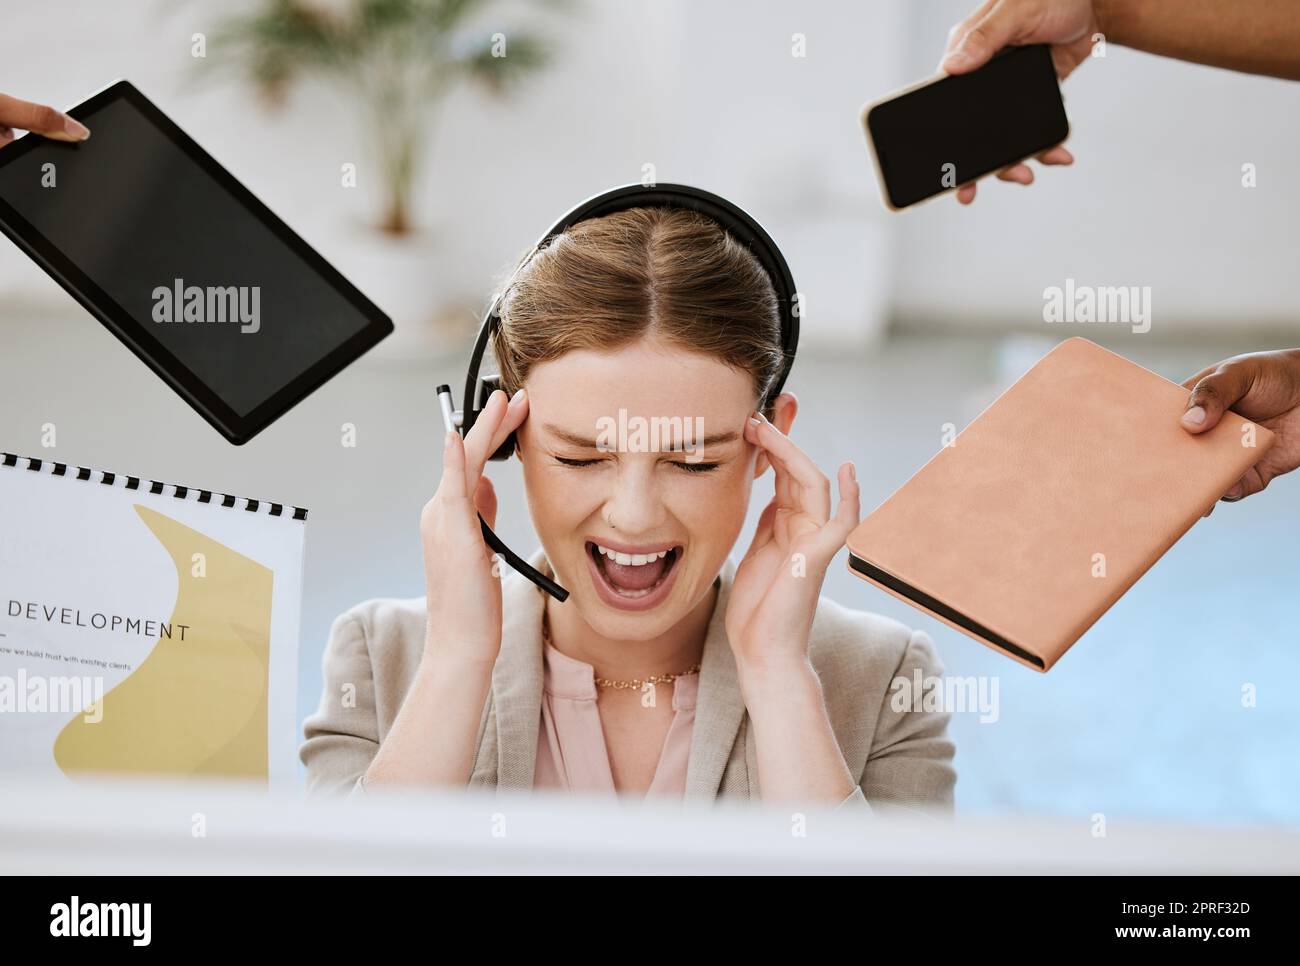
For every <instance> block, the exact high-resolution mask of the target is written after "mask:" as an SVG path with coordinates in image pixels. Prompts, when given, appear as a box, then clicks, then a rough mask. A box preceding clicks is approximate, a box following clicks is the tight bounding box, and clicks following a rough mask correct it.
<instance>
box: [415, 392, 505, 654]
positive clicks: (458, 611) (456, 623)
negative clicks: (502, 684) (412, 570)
mask: <svg viewBox="0 0 1300 966" xmlns="http://www.w3.org/2000/svg"><path fill="white" fill-rule="evenodd" d="M527 416H528V394H527V393H526V392H524V390H523V389H520V390H519V391H518V392H516V393H515V396H514V398H513V399H511V400H510V401H509V403H507V402H506V395H505V393H504V392H502V391H501V390H499V389H498V390H497V391H496V392H494V393H492V395H491V396H490V397H489V399H488V401H487V405H486V406H485V407H484V409H483V411H482V412H481V413H480V414H479V417H478V419H477V420H475V422H474V426H473V428H471V429H470V431H469V433H468V435H467V436H466V437H465V438H464V439H461V436H460V434H459V433H457V432H455V431H454V430H453V431H450V432H448V433H447V436H446V440H445V442H444V444H443V453H442V481H441V482H440V483H439V484H438V490H437V492H436V493H434V495H433V499H431V500H430V501H429V502H428V503H426V504H425V506H424V510H423V511H422V512H421V514H420V538H421V542H422V543H423V545H424V573H425V582H426V587H427V591H428V630H427V632H426V637H425V645H424V646H425V654H426V655H430V654H436V655H438V656H439V657H450V658H457V659H462V660H468V661H470V662H473V663H487V664H488V665H489V666H490V665H491V664H492V663H494V662H495V661H496V658H497V654H498V653H499V651H500V649H501V581H500V564H499V563H498V562H497V561H496V559H495V554H494V553H493V551H492V549H491V548H490V547H489V546H488V545H487V544H486V543H485V542H484V540H483V531H482V528H481V527H480V525H479V521H478V515H479V514H480V513H481V514H482V515H483V519H484V520H486V521H487V524H488V526H490V527H491V526H494V525H495V524H496V512H497V498H496V492H495V491H494V490H493V489H492V483H491V481H490V480H488V478H487V477H486V476H484V475H483V467H484V465H485V464H486V463H487V460H488V457H489V456H491V454H492V453H494V452H496V450H497V448H498V447H499V446H500V445H501V444H502V442H504V441H505V438H506V437H507V436H509V435H510V434H511V433H512V432H514V431H515V430H516V429H518V428H519V426H520V425H521V424H522V423H523V421H524V420H525V419H526V418H527Z"/></svg>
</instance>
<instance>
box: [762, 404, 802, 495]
mask: <svg viewBox="0 0 1300 966" xmlns="http://www.w3.org/2000/svg"><path fill="white" fill-rule="evenodd" d="M798 413H799V400H798V398H797V397H796V396H795V394H794V393H792V392H783V393H781V394H780V395H779V396H777V397H776V399H775V400H774V401H773V403H772V416H771V419H772V425H773V426H775V427H776V428H777V429H779V430H780V431H781V432H783V433H785V435H787V436H789V435H790V427H791V426H793V425H794V417H795V416H796V415H798ZM770 465H771V463H770V462H769V461H768V458H767V453H765V452H764V451H763V450H761V449H760V450H759V451H758V458H757V459H756V460H754V479H758V478H759V477H760V476H762V475H763V474H764V473H765V472H766V471H767V468H768V467H769V466H770Z"/></svg>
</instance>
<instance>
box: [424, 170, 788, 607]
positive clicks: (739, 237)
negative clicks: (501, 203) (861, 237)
mask: <svg viewBox="0 0 1300 966" xmlns="http://www.w3.org/2000/svg"><path fill="white" fill-rule="evenodd" d="M648 207H660V208H685V209H689V210H691V211H696V212H699V213H700V214H702V215H706V216H708V217H709V218H712V219H713V220H714V221H716V222H717V223H718V224H720V225H721V226H722V227H723V228H724V229H725V230H726V231H727V233H728V234H729V235H731V237H732V238H734V239H735V240H736V241H738V242H740V243H741V244H743V245H745V247H747V248H748V249H749V250H750V251H751V252H753V254H754V256H755V257H756V258H758V260H759V262H760V264H762V266H763V268H764V269H765V270H766V271H767V274H768V276H769V277H770V278H771V280H772V287H773V288H774V289H775V290H776V301H777V307H778V311H779V312H780V315H781V347H782V352H783V353H784V355H785V361H784V362H783V363H782V365H781V371H780V373H779V374H778V375H777V378H776V380H775V381H774V382H773V383H772V388H771V389H770V390H769V391H768V394H767V397H766V398H765V399H764V401H763V403H764V405H765V406H766V405H770V404H771V402H772V400H774V399H775V398H776V397H777V395H778V394H779V393H780V392H781V388H782V387H783V386H784V385H785V380H786V377H787V376H789V374H790V367H791V366H792V365H794V354H795V350H796V349H797V348H798V346H799V316H800V315H802V314H803V313H802V304H801V301H800V298H799V294H798V293H797V292H796V291H795V287H794V279H793V278H792V277H791V275H790V266H789V265H787V264H786V261H785V256H784V255H782V254H781V250H780V249H779V248H777V247H776V242H774V241H772V238H771V236H770V235H768V233H767V232H766V231H764V230H763V226H762V225H760V224H759V223H758V222H757V221H755V220H754V219H753V217H751V216H750V215H749V214H748V213H747V212H746V211H744V210H743V209H741V208H739V207H737V206H736V205H734V204H732V203H731V202H730V201H727V200H726V199H725V198H720V197H719V196H717V195H715V194H712V193H710V192H708V191H704V190H702V189H700V188H693V187H691V186H690V185H684V184H656V185H643V184H629V185H622V186H620V187H617V188H612V189H610V190H609V191H605V192H603V193H601V194H598V195H595V196H593V197H591V198H588V199H587V200H586V201H584V202H582V204H580V205H578V206H577V207H576V208H574V209H572V210H571V211H570V212H569V213H568V214H566V215H565V216H564V217H563V218H561V219H560V220H559V221H557V222H556V223H555V224H554V225H552V226H551V227H550V228H549V229H548V230H547V231H546V234H544V235H543V236H542V237H541V238H540V239H538V241H537V244H536V245H534V246H533V248H532V250H531V251H530V252H529V253H528V255H527V256H525V257H524V258H523V259H522V260H521V261H520V262H519V265H518V267H516V269H515V272H514V274H513V275H512V276H511V278H510V281H508V282H507V283H506V285H505V286H504V287H503V289H502V291H501V292H500V293H498V294H497V296H496V297H495V298H494V299H493V300H492V305H491V306H490V307H489V308H488V311H487V315H486V316H484V318H483V323H482V325H481V326H480V327H479V331H478V339H477V340H476V341H475V342H474V351H473V352H472V353H471V354H470V359H469V372H468V373H467V374H466V376H465V394H464V399H463V400H462V403H461V408H460V409H459V410H452V408H451V388H450V387H449V386H439V387H438V396H439V401H440V403H441V404H442V407H443V417H444V419H445V420H446V421H447V422H448V423H449V424H451V425H454V426H455V427H456V428H457V429H459V431H460V433H461V435H462V436H464V435H466V434H468V433H469V431H470V430H471V429H472V428H473V426H474V421H475V420H476V419H477V418H478V416H479V413H481V412H482V411H483V408H484V406H486V405H487V401H488V397H489V396H491V395H492V393H493V392H494V391H495V390H496V389H499V388H500V383H501V377H500V376H499V375H490V376H480V375H479V368H480V367H481V366H482V364H483V354H484V352H485V351H486V350H487V347H488V343H489V342H491V340H492V334H493V333H494V332H495V331H496V329H497V327H498V326H499V325H500V324H501V316H500V315H499V314H498V313H499V309H500V307H501V305H502V304H503V302H504V300H505V297H506V294H507V293H508V292H509V291H510V284H511V283H512V282H513V281H514V277H515V275H518V273H519V270H520V269H522V268H523V267H524V266H525V265H527V264H528V262H529V261H530V260H531V259H532V258H533V256H534V255H536V254H537V253H538V252H539V251H541V250H542V249H543V248H545V247H546V246H547V245H548V244H550V242H551V240H552V239H553V238H554V237H555V236H557V235H560V234H562V233H564V232H565V231H567V230H568V229H569V228H570V227H572V226H573V225H576V224H577V223H578V222H580V221H586V220H587V219H588V218H600V217H602V216H603V215H610V214H613V213H614V212H618V211H626V210H627V209H629V208H648ZM515 445H516V443H515V434H514V433H511V434H510V436H509V437H508V438H507V439H506V440H505V442H503V443H502V444H501V446H500V447H498V448H497V450H496V452H494V453H493V454H492V456H491V459H493V460H504V459H509V458H510V456H511V455H513V453H514V451H515ZM479 524H480V525H481V526H482V528H483V540H484V541H485V542H486V543H487V545H488V546H489V547H491V548H492V549H493V550H495V551H496V552H497V553H499V554H500V555H501V557H502V559H504V560H505V561H506V563H508V564H509V565H510V566H511V567H513V568H514V569H515V570H517V571H518V572H519V573H521V574H523V575H524V576H525V577H527V578H528V579H529V580H531V581H532V582H533V583H535V584H536V585H537V586H538V587H541V588H542V590H544V591H546V592H547V593H548V594H550V595H551V596H552V597H554V598H555V599H556V600H558V601H561V602H563V601H564V600H567V599H568V596H569V592H568V591H567V590H565V589H564V588H563V587H561V586H560V585H559V584H557V583H556V582H555V581H553V580H551V579H550V578H548V577H547V576H546V575H545V574H542V573H539V572H538V571H537V570H536V569H534V568H533V567H530V566H529V565H528V563H527V561H525V560H523V559H522V558H520V557H519V556H518V554H516V553H515V552H514V551H512V550H511V549H510V548H509V547H507V546H506V545H505V544H504V543H502V542H501V538H500V537H498V536H497V535H496V534H495V533H493V532H492V528H491V527H489V526H488V525H487V521H486V520H484V519H483V517H482V516H480V517H479Z"/></svg>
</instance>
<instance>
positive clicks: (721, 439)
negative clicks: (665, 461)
mask: <svg viewBox="0 0 1300 966" xmlns="http://www.w3.org/2000/svg"><path fill="white" fill-rule="evenodd" d="M542 429H543V430H545V431H546V432H548V433H550V434H551V435H552V436H554V437H555V438H556V439H559V440H561V441H562V442H565V443H569V444H571V445H573V446H577V447H579V448H581V449H595V448H596V441H595V440H594V439H590V438H588V437H585V436H583V435H582V434H581V433H571V432H569V431H568V430H567V429H563V428H561V427H559V426H553V425H552V424H550V423H543V424H542ZM738 439H740V434H739V433H738V432H736V431H735V430H734V429H729V430H727V431H725V432H722V433H714V434H713V435H712V436H705V437H704V439H702V440H693V441H692V443H691V445H692V446H693V447H696V448H701V447H704V446H722V445H724V444H726V443H734V442H735V441H736V440H738ZM678 442H681V441H680V440H679V441H678ZM663 452H666V453H681V452H685V450H664V451H663Z"/></svg>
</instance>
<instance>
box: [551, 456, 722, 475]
mask: <svg viewBox="0 0 1300 966" xmlns="http://www.w3.org/2000/svg"><path fill="white" fill-rule="evenodd" d="M555 461H556V462H557V463H559V464H560V465H561V466H574V467H583V466H595V465H596V464H597V463H600V462H603V461H602V460H598V459H594V460H578V459H570V458H568V457H564V456H557V457H555ZM670 462H671V463H672V465H673V466H676V467H677V468H678V469H681V470H684V471H685V472H687V473H708V472H709V471H710V470H716V469H717V468H718V467H719V466H721V465H722V464H721V463H687V462H686V461H685V460H670Z"/></svg>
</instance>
